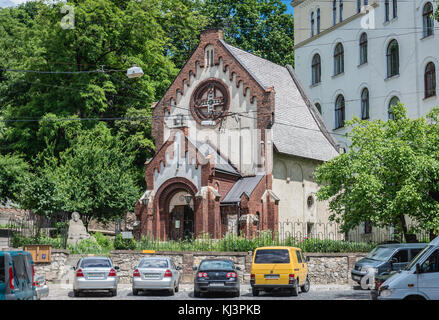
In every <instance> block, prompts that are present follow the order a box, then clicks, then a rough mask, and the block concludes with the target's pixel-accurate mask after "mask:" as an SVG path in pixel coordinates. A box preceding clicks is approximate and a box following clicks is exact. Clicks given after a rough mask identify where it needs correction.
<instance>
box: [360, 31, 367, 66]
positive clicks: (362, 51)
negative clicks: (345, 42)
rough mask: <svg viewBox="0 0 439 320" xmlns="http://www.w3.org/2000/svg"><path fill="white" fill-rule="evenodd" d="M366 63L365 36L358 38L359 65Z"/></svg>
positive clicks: (364, 34)
mask: <svg viewBox="0 0 439 320" xmlns="http://www.w3.org/2000/svg"><path fill="white" fill-rule="evenodd" d="M365 63H367V34H366V33H363V34H362V35H361V37H360V65H362V64H365Z"/></svg>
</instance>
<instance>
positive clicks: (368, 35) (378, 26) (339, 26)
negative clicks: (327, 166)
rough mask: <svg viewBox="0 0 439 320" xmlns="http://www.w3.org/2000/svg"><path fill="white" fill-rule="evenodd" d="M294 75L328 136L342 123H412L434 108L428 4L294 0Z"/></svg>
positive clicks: (438, 60)
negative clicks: (401, 109)
mask: <svg viewBox="0 0 439 320" xmlns="http://www.w3.org/2000/svg"><path fill="white" fill-rule="evenodd" d="M292 5H293V6H294V19H295V70H296V73H297V75H298V77H299V79H300V81H301V82H302V84H303V86H304V87H305V91H306V92H307V94H308V95H309V96H310V98H311V99H312V101H313V102H314V103H315V105H316V107H317V108H318V109H319V110H320V111H321V114H322V116H323V119H324V121H325V123H326V125H327V127H328V129H330V130H332V133H333V135H334V137H335V138H336V139H337V140H338V141H339V143H340V144H341V145H342V146H343V147H345V148H348V147H349V142H348V141H346V140H345V138H344V137H343V134H344V133H345V132H346V128H345V126H344V123H345V121H347V120H350V119H352V118H353V117H359V118H362V119H371V120H373V119H382V120H387V119H388V118H389V117H391V116H392V115H391V114H390V113H389V106H390V105H392V104H396V103H397V102H398V101H401V102H402V103H403V104H404V105H405V106H406V108H407V112H408V116H409V117H412V118H418V117H421V116H424V115H425V114H426V113H428V112H429V111H430V110H431V109H432V108H433V107H434V106H438V105H439V100H438V97H437V92H436V83H437V81H436V79H437V75H436V69H437V68H438V67H439V57H438V53H439V41H438V34H437V33H438V32H439V30H438V29H437V21H435V20H434V18H433V17H432V14H433V13H434V11H435V10H436V5H437V4H436V2H434V1H426V0H413V1H397V0H375V1H367V0H361V1H360V0H358V1H353V0H349V1H347V0H345V1H343V0H335V1H332V0H320V1H319V0H295V1H293V2H292Z"/></svg>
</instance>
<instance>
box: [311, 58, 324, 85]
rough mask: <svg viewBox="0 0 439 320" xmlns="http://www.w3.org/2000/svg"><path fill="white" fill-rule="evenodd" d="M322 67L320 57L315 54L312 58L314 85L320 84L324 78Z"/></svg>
mask: <svg viewBox="0 0 439 320" xmlns="http://www.w3.org/2000/svg"><path fill="white" fill-rule="evenodd" d="M321 75H322V65H321V60H320V55H319V54H315V55H314V57H313V58H312V84H317V83H320V82H321V80H322V78H321Z"/></svg>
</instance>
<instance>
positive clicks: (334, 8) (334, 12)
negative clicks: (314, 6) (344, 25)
mask: <svg viewBox="0 0 439 320" xmlns="http://www.w3.org/2000/svg"><path fill="white" fill-rule="evenodd" d="M332 24H333V25H334V26H335V25H336V24H337V0H334V1H333V2H332Z"/></svg>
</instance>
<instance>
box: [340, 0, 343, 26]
mask: <svg viewBox="0 0 439 320" xmlns="http://www.w3.org/2000/svg"><path fill="white" fill-rule="evenodd" d="M339 10H340V12H339V16H340V17H339V18H340V22H342V21H343V0H340V4H339Z"/></svg>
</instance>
